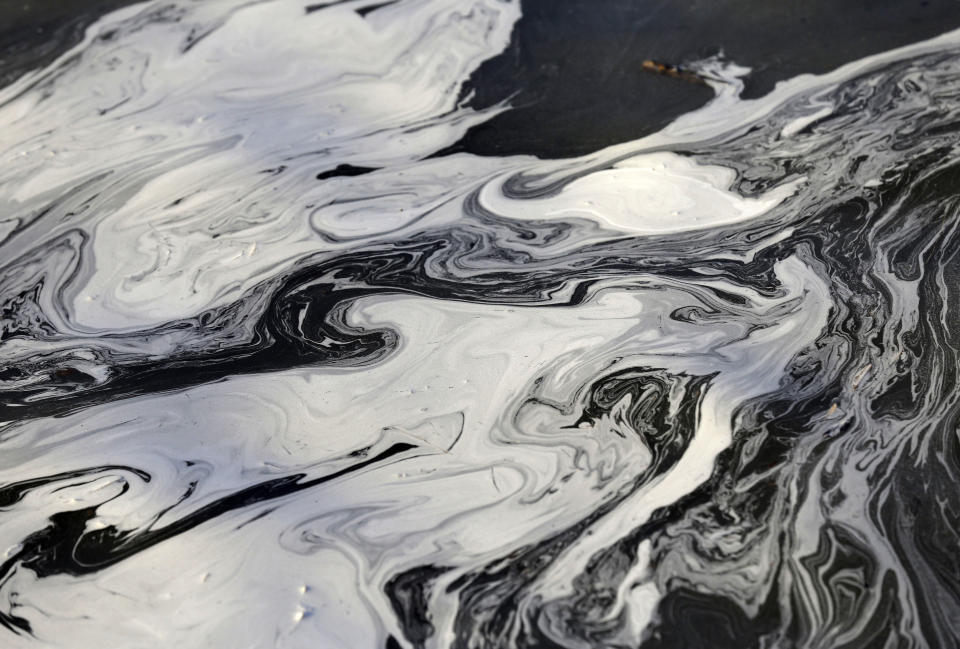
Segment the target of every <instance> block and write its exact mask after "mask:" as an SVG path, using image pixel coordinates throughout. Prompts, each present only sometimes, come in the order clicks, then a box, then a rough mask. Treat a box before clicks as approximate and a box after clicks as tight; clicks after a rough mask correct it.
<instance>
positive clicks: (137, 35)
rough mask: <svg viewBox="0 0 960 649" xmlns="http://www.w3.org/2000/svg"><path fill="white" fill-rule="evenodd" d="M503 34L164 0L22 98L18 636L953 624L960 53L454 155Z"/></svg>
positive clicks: (11, 309)
mask: <svg viewBox="0 0 960 649" xmlns="http://www.w3.org/2000/svg"><path fill="white" fill-rule="evenodd" d="M517 15H518V7H517V6H516V5H515V4H512V3H501V2H495V1H493V0H491V1H490V2H480V1H478V2H475V3H473V4H472V5H470V7H469V8H465V7H464V6H463V5H462V4H461V3H454V2H442V1H439V0H436V1H426V0H419V1H411V2H402V1H401V2H396V3H392V4H388V5H383V6H375V5H374V4H370V3H358V2H347V3H329V4H323V3H314V4H313V5H310V6H305V5H304V4H303V3H293V2H287V3H282V2H264V3H240V2H228V1H223V2H219V1H218V2H209V3H202V4H189V5H187V4H184V5H177V4H169V3H168V4H164V5H160V4H152V3H147V4H144V5H140V6H136V7H131V8H129V9H126V10H123V11H121V12H117V13H115V14H112V15H110V16H107V17H106V18H104V19H103V20H102V21H101V22H100V23H98V24H96V25H94V26H93V27H92V28H91V29H90V31H89V32H88V34H87V38H86V39H85V40H84V42H83V43H82V44H81V45H79V46H78V47H77V48H76V49H75V50H73V51H72V52H71V53H69V54H68V55H66V56H64V57H63V58H62V59H61V60H59V61H58V62H56V63H54V64H53V65H52V66H50V67H49V68H47V69H45V70H41V71H38V72H36V73H33V74H31V75H28V76H27V77H25V78H23V79H21V80H20V81H18V82H17V83H16V84H14V85H13V86H10V87H9V88H7V89H6V90H4V91H2V93H0V120H2V123H3V124H4V128H3V129H2V130H0V138H2V142H0V143H2V147H3V149H2V150H3V155H4V159H5V161H6V163H7V164H5V165H4V166H3V167H2V168H0V183H2V184H0V201H2V204H3V205H4V214H7V215H9V216H10V218H8V220H6V221H4V222H3V223H4V236H5V239H4V240H3V241H2V243H0V251H2V259H3V272H2V276H0V281H2V286H3V293H2V295H3V296H4V299H5V302H4V305H3V307H2V322H3V327H4V328H3V332H4V333H3V349H4V353H5V356H4V357H5V360H6V363H7V364H6V369H5V370H4V372H3V374H2V377H0V379H2V381H3V387H4V391H3V403H2V408H3V418H4V422H5V423H4V426H3V429H2V433H0V448H2V450H3V453H2V454H0V481H2V483H3V487H2V489H0V515H2V517H3V522H4V525H3V526H2V527H0V549H2V550H3V554H2V563H0V573H2V574H0V624H2V625H3V627H4V633H5V635H4V646H11V647H31V646H43V645H47V646H69V647H99V646H137V647H150V646H158V647H159V646H170V645H173V644H178V645H182V646H185V647H200V646H225V647H226V646H229V647H241V646H254V647H264V646H297V647H299V646H304V647H306V646H325V647H351V648H353V647H367V646H369V647H376V646H388V647H397V646H401V647H540V646H561V647H626V646H649V647H657V646H663V647H685V646H686V647H703V646H710V647H727V646H729V647H745V646H767V647H772V646H776V647H828V646H829V647H838V646H844V647H943V646H952V645H954V644H957V641H958V639H957V637H956V631H955V629H956V624H955V620H956V619H957V617H958V615H960V587H958V584H957V577H956V576H957V575H958V574H960V570H958V566H957V565H956V562H957V559H956V558H955V556H954V554H955V552H954V549H955V548H956V547H957V544H958V539H957V530H958V525H957V523H958V521H957V511H958V509H957V508H958V498H957V496H956V495H955V488H954V485H955V484H956V474H957V472H958V461H960V460H958V451H957V438H956V434H957V425H956V424H957V421H956V417H957V403H956V398H955V396H954V393H955V392H956V390H955V388H956V386H955V380H956V372H957V368H958V359H957V357H956V350H957V349H958V348H960V347H958V342H960V341H958V340H957V338H958V324H957V323H958V318H957V313H956V309H957V299H958V296H957V295H956V291H957V289H956V286H957V281H956V280H957V278H958V270H960V269H958V266H957V264H958V263H960V262H958V259H957V255H958V251H960V246H958V245H957V240H956V239H957V227H958V223H957V219H956V216H955V211H956V201H955V199H954V197H953V193H952V187H953V185H954V183H955V178H956V176H957V174H958V172H957V170H956V165H955V163H954V161H953V159H954V157H955V148H956V141H957V133H956V131H957V127H956V124H955V123H954V121H953V120H952V119H951V115H952V114H953V113H954V112H955V111H956V110H957V109H958V103H960V65H958V64H957V63H956V61H957V60H958V59H957V56H956V55H957V49H958V48H960V36H958V35H947V36H944V37H942V38H940V39H937V40H934V41H931V42H928V43H924V44H921V45H918V46H915V47H912V48H908V49H905V50H902V51H897V52H892V53H889V54H885V55H882V56H878V57H874V58H871V59H867V60H865V61H862V62H859V63H856V64H851V65H849V66H846V67H845V68H842V69H840V70H838V71H836V72H835V73H832V74H831V75H828V76H825V77H819V78H817V77H805V78H798V79H795V80H793V81H790V82H788V83H786V84H782V85H781V86H779V87H778V88H777V89H776V90H775V91H774V92H773V93H772V94H771V95H770V96H768V97H766V98H764V99H761V100H756V101H741V100H740V99H738V97H737V92H738V82H737V78H738V77H737V75H738V74H742V72H743V70H741V69H738V68H736V67H735V66H731V65H724V64H723V63H722V62H720V61H716V60H712V61H706V62H703V63H702V64H701V65H700V67H699V68H698V69H699V72H700V74H702V75H703V76H704V77H705V78H708V79H709V80H710V83H711V84H712V86H713V87H714V88H715V90H716V91H717V99H716V100H715V101H714V102H713V103H712V104H710V105H709V106H707V107H706V108H704V109H702V110H700V111H697V112H695V113H692V114H689V115H686V116H684V117H682V118H680V119H678V120H677V121H676V122H674V123H673V124H671V125H670V126H669V127H668V128H666V129H665V130H664V131H662V132H661V133H658V134H656V135H654V136H651V137H649V138H645V139H644V140H641V141H637V142H632V143H628V144H625V145H621V146H617V147H613V148H611V149H607V150H604V151H600V152H598V153H596V154H594V155H591V156H587V157H585V158H581V159H575V160H565V161H552V162H551V161H540V160H536V159H533V158H525V157H511V158H502V159H499V158H476V157H473V156H469V155H453V156H447V157H441V158H431V157H430V155H431V154H432V153H434V152H435V151H437V150H440V149H443V148H444V147H448V146H449V145H451V144H453V143H454V142H455V141H456V139H457V138H459V137H460V136H461V135H462V134H463V132H464V131H465V129H466V128H467V127H468V126H470V125H471V124H475V123H478V122H480V121H482V120H483V119H486V118H487V117H488V116H489V114H490V113H476V112H474V111H472V110H470V109H469V108H467V107H465V106H464V105H463V104H461V103H458V96H459V92H460V88H461V86H462V84H463V82H464V80H465V79H466V78H467V77H468V76H469V74H470V72H471V71H472V70H473V69H475V67H476V66H477V65H478V64H479V62H480V61H482V60H483V59H485V58H488V57H490V56H493V55H494V54H496V53H497V52H499V51H500V50H502V49H503V48H504V47H505V45H506V42H507V38H508V34H509V30H510V26H511V25H512V23H513V21H514V20H515V19H516V17H517ZM307 72H309V74H308V73H307ZM305 133H306V134H309V135H306V136H305V135H304V134H305ZM238 611H239V612H242V615H239V616H238V614H237V613H238Z"/></svg>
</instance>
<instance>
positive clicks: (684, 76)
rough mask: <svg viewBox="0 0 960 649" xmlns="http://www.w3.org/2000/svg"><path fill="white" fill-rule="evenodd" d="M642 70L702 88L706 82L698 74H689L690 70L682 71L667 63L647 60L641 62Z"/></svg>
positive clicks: (676, 66)
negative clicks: (696, 84) (695, 84)
mask: <svg viewBox="0 0 960 649" xmlns="http://www.w3.org/2000/svg"><path fill="white" fill-rule="evenodd" d="M643 69H644V70H646V71H647V72H653V73H656V74H662V75H665V76H668V77H672V78H674V79H680V80H681V81H686V82H688V83H698V84H700V85H702V86H705V85H707V82H706V80H704V78H703V77H701V76H700V75H699V74H697V73H696V72H691V71H690V70H684V69H683V68H681V67H680V66H678V65H670V64H668V63H660V62H658V61H652V60H650V59H647V60H646V61H644V62H643Z"/></svg>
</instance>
